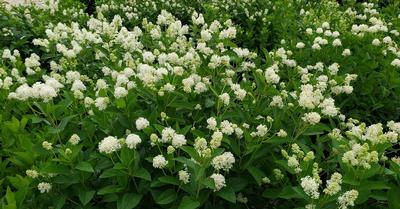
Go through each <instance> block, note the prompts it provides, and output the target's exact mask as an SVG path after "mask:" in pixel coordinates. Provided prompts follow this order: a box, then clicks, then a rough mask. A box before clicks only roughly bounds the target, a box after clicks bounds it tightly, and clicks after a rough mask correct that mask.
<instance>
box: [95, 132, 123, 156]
mask: <svg viewBox="0 0 400 209" xmlns="http://www.w3.org/2000/svg"><path fill="white" fill-rule="evenodd" d="M119 149H121V144H120V142H119V140H118V139H117V138H115V137H113V136H108V137H106V138H104V139H103V140H101V142H100V143H99V151H100V152H101V153H106V154H111V153H113V152H116V151H118V150H119Z"/></svg>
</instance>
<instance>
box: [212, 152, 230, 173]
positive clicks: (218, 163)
mask: <svg viewBox="0 0 400 209" xmlns="http://www.w3.org/2000/svg"><path fill="white" fill-rule="evenodd" d="M234 163H235V157H234V156H233V154H232V153H231V152H224V153H223V154H222V155H218V156H216V157H214V159H213V160H212V162H211V165H212V166H213V167H214V169H216V170H220V169H222V170H224V171H229V170H230V169H231V168H232V166H233V164H234Z"/></svg>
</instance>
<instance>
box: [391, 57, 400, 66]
mask: <svg viewBox="0 0 400 209" xmlns="http://www.w3.org/2000/svg"><path fill="white" fill-rule="evenodd" d="M390 64H391V65H392V66H395V67H398V68H400V59H397V58H396V59H394V60H393V61H392V62H391V63H390Z"/></svg>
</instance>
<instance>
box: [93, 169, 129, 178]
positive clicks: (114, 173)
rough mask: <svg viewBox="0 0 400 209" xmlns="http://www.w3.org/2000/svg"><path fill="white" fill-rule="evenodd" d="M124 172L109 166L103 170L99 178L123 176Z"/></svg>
mask: <svg viewBox="0 0 400 209" xmlns="http://www.w3.org/2000/svg"><path fill="white" fill-rule="evenodd" d="M123 175H124V173H123V172H122V171H120V170H117V169H114V168H110V169H108V170H105V171H104V172H103V173H102V174H101V175H100V176H99V178H110V177H115V176H123Z"/></svg>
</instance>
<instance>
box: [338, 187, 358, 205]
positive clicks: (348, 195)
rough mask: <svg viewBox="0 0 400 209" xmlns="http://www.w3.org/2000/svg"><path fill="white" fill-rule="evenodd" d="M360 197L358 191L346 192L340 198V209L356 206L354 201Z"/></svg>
mask: <svg viewBox="0 0 400 209" xmlns="http://www.w3.org/2000/svg"><path fill="white" fill-rule="evenodd" d="M357 197H358V191H357V190H354V189H353V190H350V191H347V192H345V193H344V194H343V195H341V196H340V197H339V198H338V203H339V209H347V208H348V206H354V201H356V199H357Z"/></svg>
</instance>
